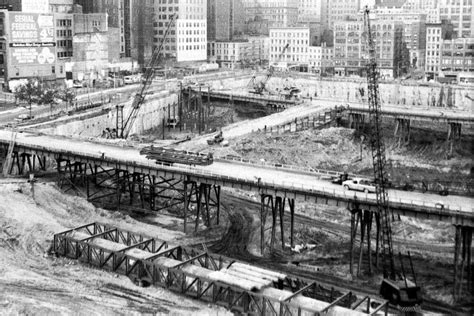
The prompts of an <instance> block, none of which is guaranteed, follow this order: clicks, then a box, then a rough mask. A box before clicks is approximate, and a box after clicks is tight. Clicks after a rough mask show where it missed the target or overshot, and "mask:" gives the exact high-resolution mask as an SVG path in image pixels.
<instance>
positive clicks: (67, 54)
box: [58, 51, 72, 58]
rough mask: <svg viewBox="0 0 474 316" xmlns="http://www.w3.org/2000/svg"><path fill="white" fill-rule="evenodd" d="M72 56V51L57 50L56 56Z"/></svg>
mask: <svg viewBox="0 0 474 316" xmlns="http://www.w3.org/2000/svg"><path fill="white" fill-rule="evenodd" d="M66 57H72V51H68V52H58V58H66Z"/></svg>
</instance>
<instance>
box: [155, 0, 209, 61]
mask: <svg viewBox="0 0 474 316" xmlns="http://www.w3.org/2000/svg"><path fill="white" fill-rule="evenodd" d="M173 14H177V15H178V19H177V20H175V21H174V22H173V23H172V24H171V27H170V32H169V35H168V38H167V39H166V41H165V45H164V46H163V55H164V56H165V58H167V59H172V60H175V61H176V62H192V61H204V60H206V59H207V1H206V0H195V1H192V3H191V2H190V1H189V0H186V1H185V0H174V1H173V3H170V1H166V0H157V1H155V23H154V29H155V32H154V35H155V36H154V39H153V42H154V44H155V47H157V46H158V45H159V43H160V41H161V39H162V38H163V36H164V34H165V32H166V28H167V27H168V24H169V22H170V21H171V18H172V16H173Z"/></svg>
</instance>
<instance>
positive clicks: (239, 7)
mask: <svg viewBox="0 0 474 316" xmlns="http://www.w3.org/2000/svg"><path fill="white" fill-rule="evenodd" d="M243 28H244V7H243V4H242V1H241V0H207V39H208V40H209V41H214V40H218V41H229V40H233V38H234V36H236V35H237V36H238V35H240V34H242V32H243Z"/></svg>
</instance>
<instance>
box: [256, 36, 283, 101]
mask: <svg viewBox="0 0 474 316" xmlns="http://www.w3.org/2000/svg"><path fill="white" fill-rule="evenodd" d="M289 46H290V44H289V43H287V44H286V45H285V46H284V47H283V49H282V51H281V52H280V54H279V55H278V57H277V59H276V62H279V61H280V59H281V57H282V56H283V54H284V53H285V52H286V50H287V49H288V47H289ZM274 72H275V68H274V67H273V66H272V65H270V67H269V69H268V71H267V74H266V75H265V78H263V79H262V81H260V82H257V81H256V78H255V75H254V76H253V77H252V79H250V82H249V84H248V86H249V87H251V88H253V89H254V91H253V92H254V93H257V94H262V92H263V90H265V89H266V85H267V82H268V80H270V78H271V77H272V76H273V73H274Z"/></svg>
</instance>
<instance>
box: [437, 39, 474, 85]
mask: <svg viewBox="0 0 474 316" xmlns="http://www.w3.org/2000/svg"><path fill="white" fill-rule="evenodd" d="M440 67H441V73H442V75H443V76H444V77H449V78H452V79H455V78H456V76H457V75H458V74H459V73H461V72H471V73H474V37H470V38H456V39H452V40H444V41H443V42H442V44H441V65H440Z"/></svg>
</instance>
